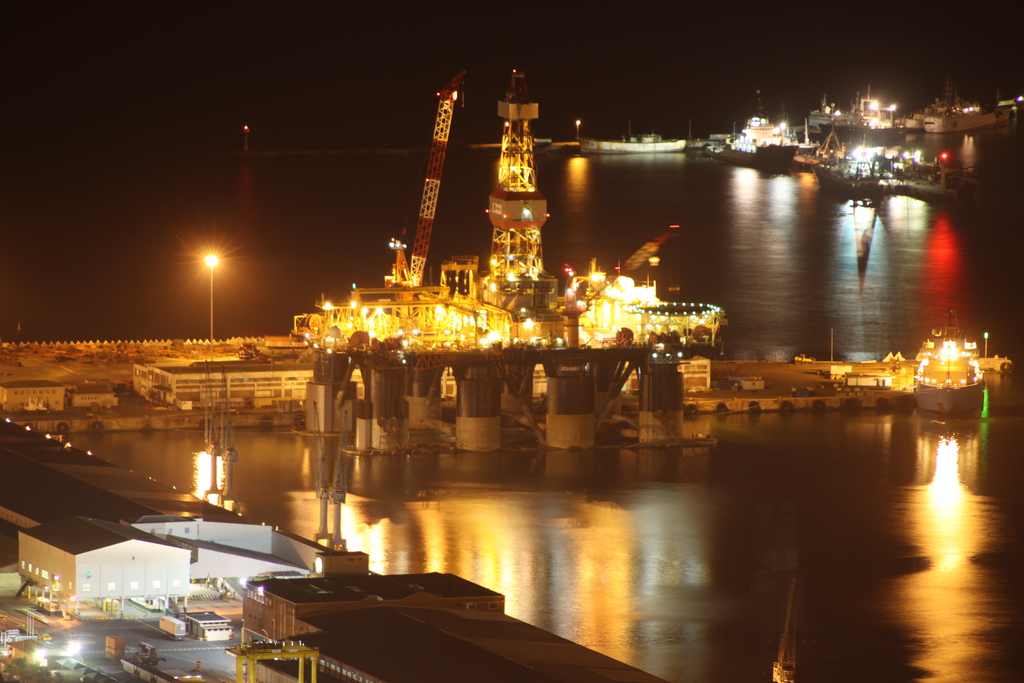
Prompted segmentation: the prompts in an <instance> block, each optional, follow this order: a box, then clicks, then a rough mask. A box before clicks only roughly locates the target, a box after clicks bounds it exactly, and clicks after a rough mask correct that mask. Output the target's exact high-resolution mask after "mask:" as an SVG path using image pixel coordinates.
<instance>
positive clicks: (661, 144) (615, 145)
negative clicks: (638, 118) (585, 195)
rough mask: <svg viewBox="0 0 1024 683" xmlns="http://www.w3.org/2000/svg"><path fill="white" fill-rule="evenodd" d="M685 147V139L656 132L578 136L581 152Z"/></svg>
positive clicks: (637, 151) (679, 149)
mask: <svg viewBox="0 0 1024 683" xmlns="http://www.w3.org/2000/svg"><path fill="white" fill-rule="evenodd" d="M685 149H686V140H665V139H663V138H662V137H661V136H660V135H658V134H657V133H647V134H645V135H623V136H622V138H620V139H618V140H597V139H594V138H580V153H582V154H652V153H663V152H682V151H684V150H685Z"/></svg>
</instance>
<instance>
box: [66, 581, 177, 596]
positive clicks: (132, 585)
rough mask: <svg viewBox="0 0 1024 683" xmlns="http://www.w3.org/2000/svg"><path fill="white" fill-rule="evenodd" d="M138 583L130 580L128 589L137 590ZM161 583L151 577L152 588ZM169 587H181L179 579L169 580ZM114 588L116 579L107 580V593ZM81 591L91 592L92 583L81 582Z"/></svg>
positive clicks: (115, 587) (158, 586) (159, 585)
mask: <svg viewBox="0 0 1024 683" xmlns="http://www.w3.org/2000/svg"><path fill="white" fill-rule="evenodd" d="M139 585H140V582H139V581H130V582H129V583H128V590H133V591H137V590H139ZM161 585H162V583H161V581H160V579H153V588H154V589H157V590H158V589H159V588H160V587H161ZM171 588H181V579H174V580H172V581H171ZM116 590H117V582H116V581H109V582H107V592H108V593H112V592H114V591H116ZM82 592H83V593H90V592H92V584H91V583H83V584H82Z"/></svg>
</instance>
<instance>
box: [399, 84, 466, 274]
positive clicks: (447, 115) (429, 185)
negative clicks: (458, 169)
mask: <svg viewBox="0 0 1024 683" xmlns="http://www.w3.org/2000/svg"><path fill="white" fill-rule="evenodd" d="M465 75H466V72H465V71H461V72H459V75H458V76H456V77H455V78H453V79H452V80H451V81H450V82H449V83H448V85H446V86H445V87H444V89H443V90H442V91H441V92H439V93H438V94H437V96H438V103H437V119H436V120H435V121H434V140H433V142H432V143H431V145H430V160H429V161H428V162H427V178H426V180H425V181H424V183H423V198H422V200H421V201H420V216H419V220H418V221H417V222H416V240H415V241H414V242H413V245H412V262H411V264H410V266H409V275H408V279H407V280H406V279H405V278H402V277H400V276H401V274H400V273H396V275H397V276H399V277H398V279H399V280H406V281H404V282H400V284H404V285H406V286H410V287H419V286H420V285H421V284H423V271H424V270H425V269H426V263H427V251H429V249H430V233H431V232H432V231H433V229H434V212H435V210H436V209H437V196H438V194H439V193H440V191H441V171H442V170H444V157H445V152H447V150H448V133H449V132H450V131H451V128H452V112H453V110H454V109H455V100H457V99H458V97H459V86H460V85H462V77H463V76H465ZM404 258H405V256H404V254H402V255H401V259H402V260H404Z"/></svg>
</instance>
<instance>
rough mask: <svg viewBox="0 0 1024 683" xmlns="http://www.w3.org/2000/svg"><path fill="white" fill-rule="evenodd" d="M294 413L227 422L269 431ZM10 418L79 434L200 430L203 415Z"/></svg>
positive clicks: (240, 416) (244, 415)
mask: <svg viewBox="0 0 1024 683" xmlns="http://www.w3.org/2000/svg"><path fill="white" fill-rule="evenodd" d="M295 417H296V413H271V412H256V411H251V412H238V413H232V415H231V424H232V426H234V427H236V428H242V429H258V430H263V431H273V430H282V429H290V428H291V427H292V426H293V425H295ZM10 419H11V420H12V421H13V422H16V423H18V424H21V425H27V426H29V427H31V428H32V429H33V430H34V431H39V432H46V433H49V434H83V433H86V432H91V433H101V432H140V431H141V432H148V431H167V430H177V429H181V430H197V431H198V430H202V429H203V426H204V420H205V419H206V415H205V414H204V413H203V412H202V411H181V410H168V411H159V412H153V413H147V414H145V415H120V414H118V413H116V412H105V413H102V414H94V415H88V416H69V415H67V414H63V415H62V414H56V415H55V414H52V413H38V414H31V413H20V414H18V415H11V416H10Z"/></svg>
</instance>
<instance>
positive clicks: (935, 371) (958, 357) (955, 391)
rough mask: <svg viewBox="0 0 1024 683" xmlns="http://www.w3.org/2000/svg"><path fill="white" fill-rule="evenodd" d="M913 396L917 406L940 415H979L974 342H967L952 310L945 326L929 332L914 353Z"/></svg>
mask: <svg viewBox="0 0 1024 683" xmlns="http://www.w3.org/2000/svg"><path fill="white" fill-rule="evenodd" d="M917 360H918V363H919V364H918V368H917V373H916V375H915V376H914V380H915V384H914V398H915V399H916V401H917V409H918V410H919V411H924V412H926V413H932V414H937V415H939V416H941V417H976V416H978V415H980V414H981V406H982V403H983V401H984V397H985V382H984V380H983V373H982V371H981V368H980V367H979V365H978V343H977V342H968V341H967V340H966V339H965V337H964V335H963V334H962V333H961V331H960V330H959V329H958V328H957V326H956V321H955V318H954V316H953V311H952V310H950V311H949V312H948V321H947V323H946V326H945V327H943V328H941V329H938V330H933V331H932V336H931V337H930V338H928V339H927V340H925V342H924V345H923V346H922V347H921V351H920V352H919V353H918V354H917Z"/></svg>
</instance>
